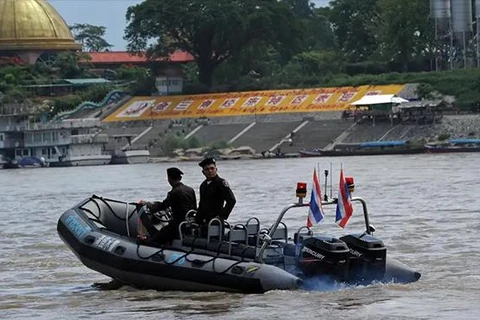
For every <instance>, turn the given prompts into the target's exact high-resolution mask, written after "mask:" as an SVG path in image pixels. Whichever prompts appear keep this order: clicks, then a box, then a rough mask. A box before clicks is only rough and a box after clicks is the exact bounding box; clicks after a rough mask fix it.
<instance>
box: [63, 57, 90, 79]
mask: <svg viewBox="0 0 480 320" xmlns="http://www.w3.org/2000/svg"><path fill="white" fill-rule="evenodd" d="M89 59H90V57H89V56H88V55H86V54H77V53H76V52H61V53H59V54H58V57H57V59H56V61H55V67H57V68H58V69H59V72H60V76H61V77H62V78H66V79H74V78H79V77H83V76H84V73H85V71H86V70H85V69H86V68H87V66H80V64H79V63H78V62H79V60H84V61H88V60H89Z"/></svg>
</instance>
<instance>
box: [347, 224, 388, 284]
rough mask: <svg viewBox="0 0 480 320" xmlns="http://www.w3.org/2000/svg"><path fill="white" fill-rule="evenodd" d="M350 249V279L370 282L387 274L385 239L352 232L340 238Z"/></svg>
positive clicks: (381, 278)
mask: <svg viewBox="0 0 480 320" xmlns="http://www.w3.org/2000/svg"><path fill="white" fill-rule="evenodd" d="M340 240H342V241H344V242H345V243H346V244H347V245H348V248H349V250H350V272H349V276H348V281H350V282H355V283H362V282H365V283H368V282H371V281H374V280H378V281H382V280H383V278H384V276H385V266H386V261H387V248H386V247H385V245H384V244H383V241H381V240H379V239H377V238H375V237H373V236H371V235H369V234H366V233H364V234H350V235H346V236H343V237H341V238H340Z"/></svg>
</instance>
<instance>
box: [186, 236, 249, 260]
mask: <svg viewBox="0 0 480 320" xmlns="http://www.w3.org/2000/svg"><path fill="white" fill-rule="evenodd" d="M182 245H183V246H185V247H190V248H196V249H203V250H208V251H212V252H215V253H223V254H229V255H232V256H237V257H242V258H248V259H254V258H255V255H256V253H257V248H255V247H252V246H247V245H244V244H240V243H231V242H227V241H218V240H212V241H210V242H209V241H208V240H207V239H205V238H199V237H194V236H184V237H183V239H182Z"/></svg>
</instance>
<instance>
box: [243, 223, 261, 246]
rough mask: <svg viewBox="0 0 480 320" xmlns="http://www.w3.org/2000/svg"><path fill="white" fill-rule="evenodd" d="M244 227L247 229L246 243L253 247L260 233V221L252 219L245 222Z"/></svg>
mask: <svg viewBox="0 0 480 320" xmlns="http://www.w3.org/2000/svg"><path fill="white" fill-rule="evenodd" d="M245 226H246V228H247V242H248V244H249V245H251V246H255V245H256V244H257V239H258V234H259V232H260V220H258V218H255V217H252V218H250V219H248V220H247V223H245Z"/></svg>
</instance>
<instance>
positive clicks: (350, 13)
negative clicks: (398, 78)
mask: <svg viewBox="0 0 480 320" xmlns="http://www.w3.org/2000/svg"><path fill="white" fill-rule="evenodd" d="M377 2H378V0H361V1H359V0H333V1H331V2H330V9H329V10H326V11H325V12H328V17H329V20H330V22H331V23H332V25H333V30H334V33H335V36H336V39H337V42H338V44H339V47H340V49H341V50H342V52H343V54H344V56H345V58H346V60H347V61H348V62H359V61H364V60H366V59H368V58H369V57H370V56H371V55H372V54H373V53H374V52H375V51H376V50H377V48H378V39H377V36H376V32H377V27H376V24H377V21H378V10H377V9H378V8H377ZM403 2H406V3H408V4H409V3H410V1H403Z"/></svg>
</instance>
